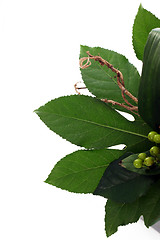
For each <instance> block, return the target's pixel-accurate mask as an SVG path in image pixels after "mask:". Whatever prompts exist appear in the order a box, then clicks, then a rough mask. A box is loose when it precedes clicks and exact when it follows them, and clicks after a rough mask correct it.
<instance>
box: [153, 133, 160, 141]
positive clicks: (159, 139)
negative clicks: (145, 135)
mask: <svg viewBox="0 0 160 240" xmlns="http://www.w3.org/2000/svg"><path fill="white" fill-rule="evenodd" d="M153 140H154V142H155V143H160V134H155V135H154V138H153Z"/></svg>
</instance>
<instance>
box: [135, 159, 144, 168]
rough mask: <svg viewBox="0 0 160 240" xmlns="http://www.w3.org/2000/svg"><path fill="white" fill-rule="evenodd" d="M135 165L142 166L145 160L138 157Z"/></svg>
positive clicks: (136, 166)
mask: <svg viewBox="0 0 160 240" xmlns="http://www.w3.org/2000/svg"><path fill="white" fill-rule="evenodd" d="M133 165H134V167H135V168H141V167H142V165H143V160H142V159H139V158H138V159H136V160H134V162H133Z"/></svg>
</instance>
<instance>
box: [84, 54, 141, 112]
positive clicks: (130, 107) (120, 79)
mask: <svg viewBox="0 0 160 240" xmlns="http://www.w3.org/2000/svg"><path fill="white" fill-rule="evenodd" d="M86 53H87V54H88V57H83V58H81V59H80V60H79V65H80V68H82V69H85V68H88V67H89V66H90V65H91V61H90V59H94V60H95V61H98V62H99V63H100V64H101V65H102V66H104V65H106V66H107V67H108V68H109V69H111V71H112V72H114V73H116V75H117V84H118V87H119V88H120V89H121V94H122V98H123V100H124V101H125V103H126V104H127V105H128V106H127V105H125V104H124V103H118V102H115V101H113V100H107V99H101V100H102V101H104V102H107V103H112V104H113V105H118V106H121V107H123V108H125V109H127V110H129V111H131V112H133V113H135V112H134V111H136V112H138V107H137V106H134V105H132V104H131V103H130V102H129V101H128V100H127V99H126V97H125V94H126V95H127V96H128V97H130V98H131V99H132V100H133V101H134V102H136V103H138V99H137V98H136V97H135V96H133V95H132V94H131V93H130V92H129V91H128V90H127V89H126V88H125V85H124V79H123V74H122V73H121V72H120V71H119V70H118V69H116V68H114V67H113V65H112V64H110V63H109V62H107V61H106V60H105V59H103V58H102V57H100V56H93V55H91V54H90V52H89V51H87V52H86ZM85 61H86V63H85V64H84V62H85ZM135 114H137V115H138V113H135Z"/></svg>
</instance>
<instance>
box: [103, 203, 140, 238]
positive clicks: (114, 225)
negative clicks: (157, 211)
mask: <svg viewBox="0 0 160 240" xmlns="http://www.w3.org/2000/svg"><path fill="white" fill-rule="evenodd" d="M105 212H106V214H105V230H106V235H107V237H109V236H111V235H112V234H114V233H115V232H116V231H117V229H118V227H119V226H124V225H127V224H129V223H134V222H137V221H138V219H139V218H140V216H141V211H140V204H139V201H136V202H134V203H118V202H114V201H111V200H108V201H107V203H106V207H105Z"/></svg>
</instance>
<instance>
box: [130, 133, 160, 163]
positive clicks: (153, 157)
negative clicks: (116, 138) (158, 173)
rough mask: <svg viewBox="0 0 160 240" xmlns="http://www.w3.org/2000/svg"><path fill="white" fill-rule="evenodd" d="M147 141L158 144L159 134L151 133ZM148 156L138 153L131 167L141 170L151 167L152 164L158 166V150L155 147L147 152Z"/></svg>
mask: <svg viewBox="0 0 160 240" xmlns="http://www.w3.org/2000/svg"><path fill="white" fill-rule="evenodd" d="M148 139H149V140H150V141H151V142H155V143H157V144H158V143H160V134H158V133H157V132H154V131H151V132H150V133H149V134H148ZM149 152H150V156H147V154H146V153H140V154H139V155H138V158H137V159H136V160H134V162H133V165H134V167H135V168H142V167H151V166H153V164H156V165H159V164H160V148H159V147H157V146H153V147H151V149H150V150H149Z"/></svg>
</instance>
